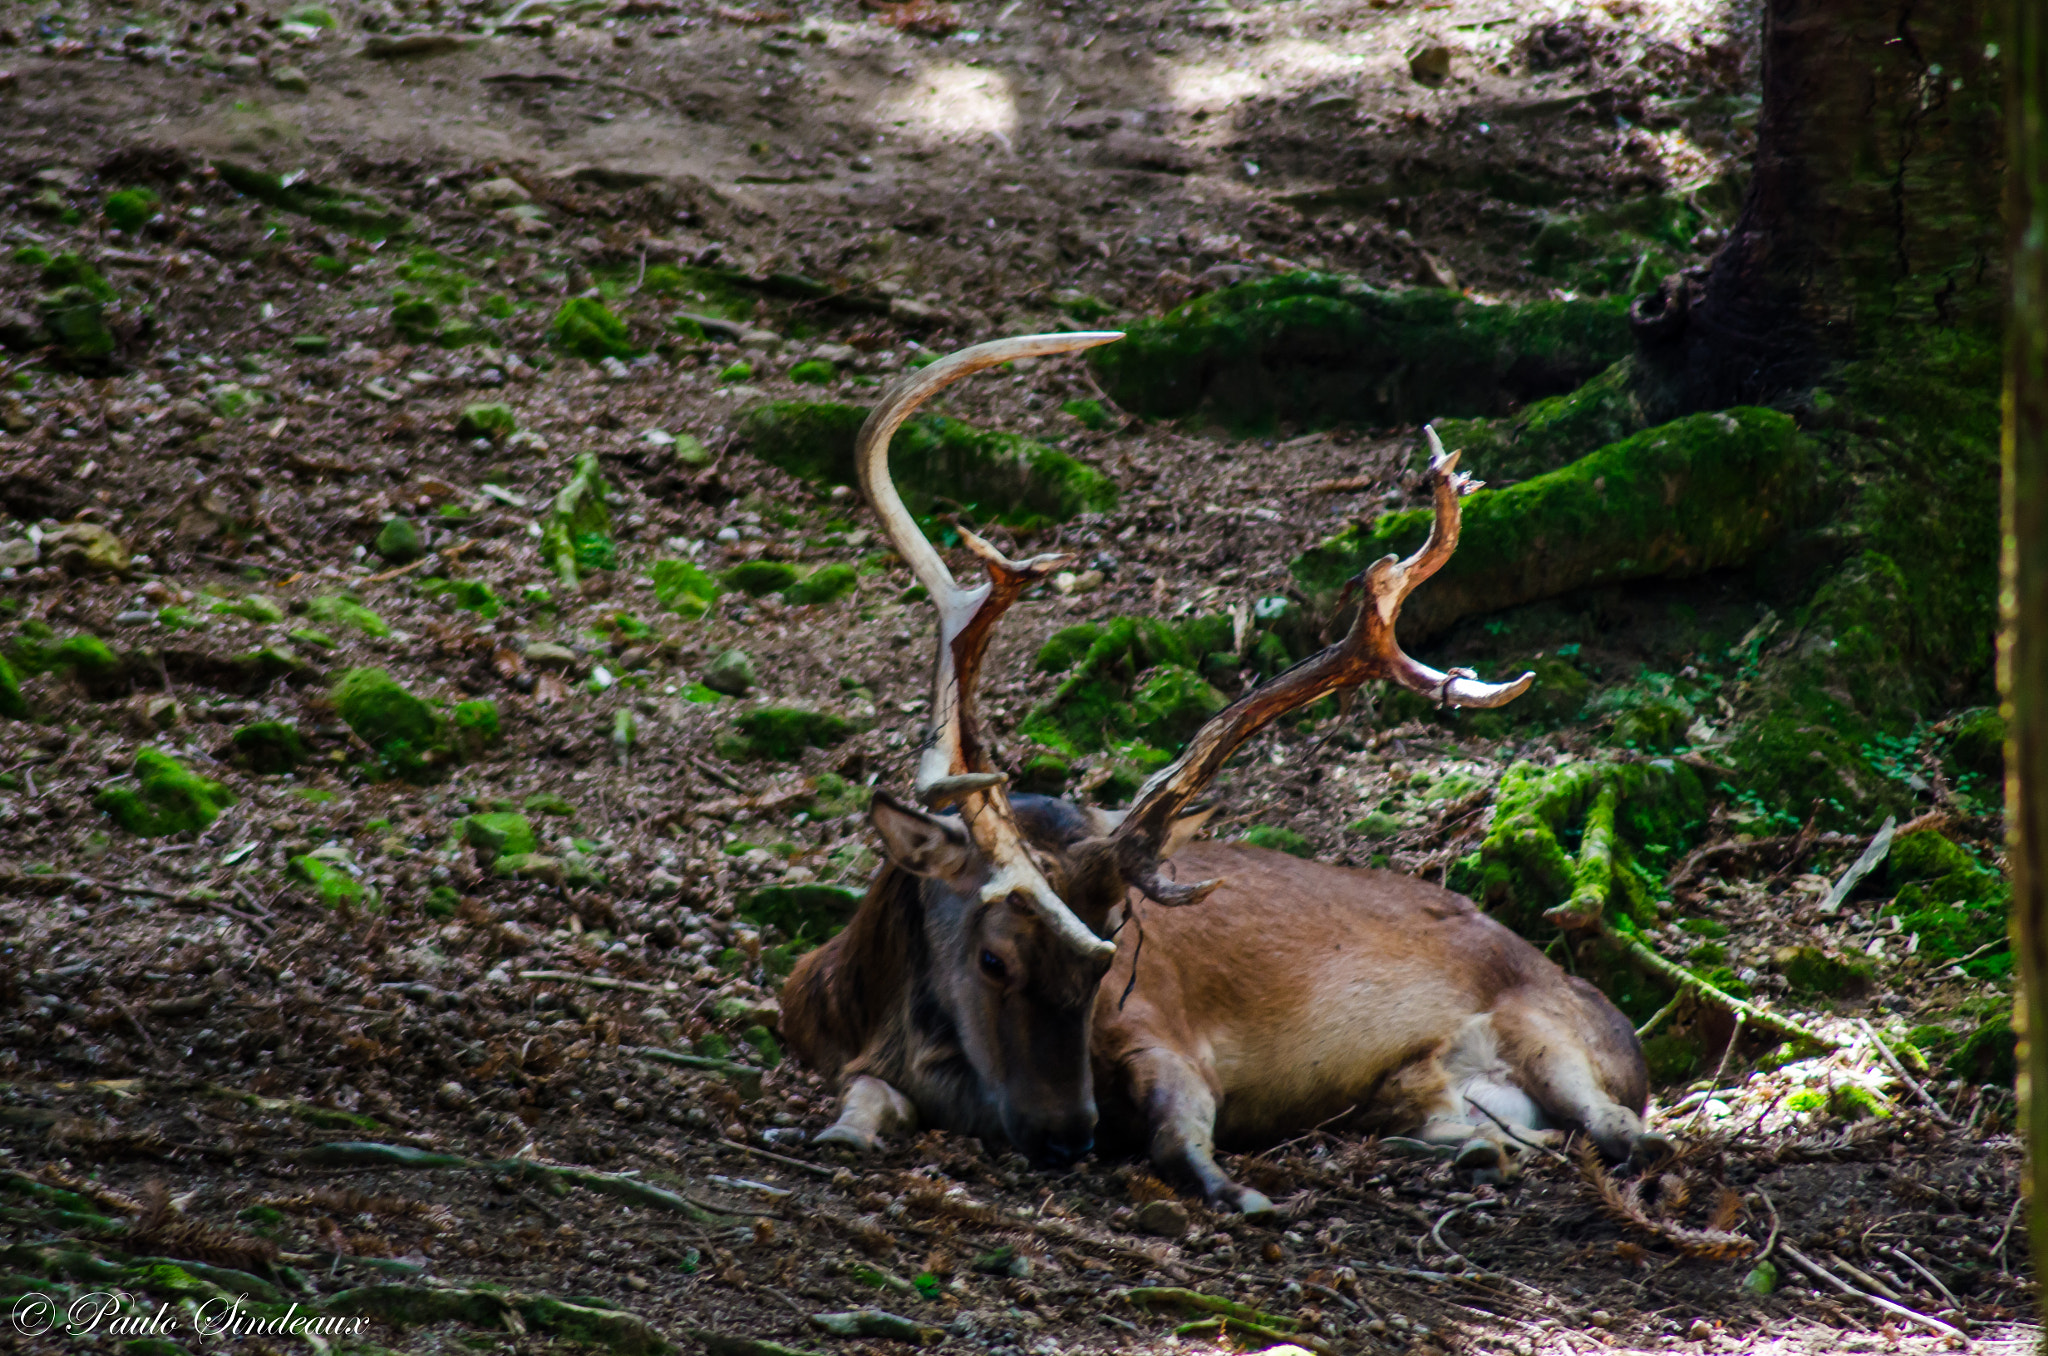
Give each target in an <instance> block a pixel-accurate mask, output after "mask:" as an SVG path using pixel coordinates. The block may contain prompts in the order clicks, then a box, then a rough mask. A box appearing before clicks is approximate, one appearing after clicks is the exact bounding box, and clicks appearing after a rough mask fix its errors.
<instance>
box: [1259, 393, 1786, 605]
mask: <svg viewBox="0 0 2048 1356" xmlns="http://www.w3.org/2000/svg"><path fill="white" fill-rule="evenodd" d="M1812 477H1813V464H1812V451H1811V448H1810V446H1809V444H1808V443H1807V442H1806V441H1805V440H1804V439H1802V438H1800V437H1799V436H1798V434H1797V431H1796V430H1795V428H1794V427H1793V424H1792V420H1791V419H1790V418H1789V417H1788V416H1786V415H1784V414H1782V413H1779V412H1778V411H1776V410H1765V409H1755V408H1746V407H1745V408H1742V409H1736V410H1729V411H1723V412H1719V413H1714V414H1697V415H1692V416H1689V417H1687V418H1685V419H1681V420H1678V421H1676V422H1674V423H1670V424H1665V425H1661V426H1660V427H1657V428H1653V429H1647V430H1645V431H1644V432H1642V433H1639V434H1637V435H1635V436H1634V437H1632V438H1628V439H1625V440H1624V441H1622V442H1619V443H1615V444H1612V445H1610V446H1607V447H1603V448H1601V449H1600V450H1599V451H1597V452H1594V453H1592V454H1591V455H1589V456H1586V457H1583V458H1581V459H1580V460H1578V461H1576V462H1573V463H1572V464H1571V465H1570V466H1567V467H1565V468H1563V469H1561V470H1557V471H1552V472H1550V473H1549V474H1547V475H1541V476H1537V477H1536V478H1534V479H1532V480H1526V481H1523V482H1522V483H1521V484H1519V485H1515V486H1513V487H1511V488H1509V489H1505V490H1481V491H1479V492H1478V493H1476V494H1474V495H1472V496H1470V497H1469V498H1467V499H1466V500H1465V502H1464V511H1463V531H1462V534H1461V536H1460V539H1459V546H1458V552H1457V554H1456V555H1454V556H1453V557H1452V558H1451V560H1450V561H1449V563H1448V564H1446V565H1445V566H1444V568H1443V569H1442V570H1441V571H1439V572H1438V573H1437V575H1436V576H1435V577H1434V578H1432V579H1431V580H1430V582H1429V584H1428V585H1427V586H1426V587H1425V588H1423V589H1421V590H1420V591H1418V592H1417V593H1416V595H1415V596H1414V597H1412V598H1410V599H1409V600H1408V604H1407V606H1406V608H1405V609H1404V611H1403V613H1402V634H1403V635H1404V636H1408V637H1422V636H1429V635H1434V634H1437V633H1439V632H1441V631H1442V630H1443V629H1445V628H1446V627H1448V626H1449V625H1450V624H1451V623H1453V622H1455V621H1457V620H1458V619H1460V618H1462V617H1468V616H1473V615H1477V614H1480V613H1485V612H1493V611H1498V610H1500V609H1502V608H1505V607H1512V606H1515V605H1516V604H1519V603H1526V602H1533V601H1535V600H1537V599H1540V598H1549V597H1554V596H1556V595H1558V594H1560V593H1564V592H1566V591H1568V590H1571V589H1577V588H1583V587H1586V586H1588V585H1591V584H1601V583H1617V582H1622V581H1626V580H1632V579H1649V578H1658V577H1663V578H1685V577H1688V576H1691V575H1696V574H1701V573H1704V572H1705V571H1708V570H1714V569H1723V568H1726V567H1728V566H1732V565H1739V564H1742V563H1744V562H1746V561H1748V560H1751V559H1753V558H1754V557H1755V556H1756V555H1757V554H1758V553H1759V552H1760V551H1762V550H1763V549H1764V548H1766V547H1767V546H1769V545H1770V544H1771V543H1772V542H1774V541H1775V540H1776V539H1777V538H1778V536H1779V535H1780V534H1781V533H1782V532H1783V531H1784V530H1785V528H1786V526H1787V524H1788V523H1789V522H1790V521H1792V520H1793V518H1794V517H1795V516H1796V514H1797V513H1798V512H1799V510H1800V509H1801V506H1802V505H1803V504H1804V503H1805V502H1806V499H1807V497H1808V494H1809V492H1810V487H1811V481H1812ZM1430 519H1431V513H1430V511H1429V510H1428V509H1409V510H1404V511H1402V512H1399V513H1390V514H1386V515H1384V516H1382V517H1381V518H1380V519H1379V520H1378V521H1377V522H1375V523H1374V524H1373V525H1372V526H1371V527H1369V528H1359V527H1353V528H1349V529H1346V530H1345V531H1344V532H1341V533H1338V534H1337V535H1336V536H1333V537H1330V538H1327V539H1326V540H1324V541H1323V542H1322V543H1320V544H1319V545H1317V546H1315V547H1313V548H1311V549H1310V550H1308V551H1306V552H1304V553H1303V554H1302V555H1300V556H1298V557H1296V558H1295V560H1294V562H1293V564H1292V567H1291V568H1292V571H1293V574H1294V577H1295V579H1296V580H1297V581H1298V582H1299V583H1300V585H1301V586H1302V588H1303V590H1304V591H1305V592H1307V593H1308V594H1309V595H1310V596H1311V597H1312V598H1314V599H1317V600H1319V601H1320V602H1323V603H1325V604H1327V603H1328V602H1329V601H1330V600H1333V599H1334V598H1335V596H1336V595H1337V592H1338V591H1339V590H1340V589H1341V588H1342V586H1343V585H1344V583H1345V582H1346V581H1347V580H1349V579H1351V578H1353V577H1355V576H1356V575H1357V574H1359V573H1360V572H1361V571H1362V570H1364V569H1365V567H1366V566H1367V565H1369V564H1371V563H1372V562H1373V561H1375V560H1377V559H1379V558H1380V557H1381V556H1384V555H1387V554H1389V553H1393V554H1397V555H1404V556H1405V555H1407V554H1409V553H1410V552H1412V551H1414V550H1415V549H1416V548H1417V547H1419V546H1420V545H1421V544H1422V541H1423V539H1424V537H1426V536H1427V535H1428V531H1429V523H1430Z"/></svg>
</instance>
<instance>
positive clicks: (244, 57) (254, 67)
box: [226, 52, 263, 77]
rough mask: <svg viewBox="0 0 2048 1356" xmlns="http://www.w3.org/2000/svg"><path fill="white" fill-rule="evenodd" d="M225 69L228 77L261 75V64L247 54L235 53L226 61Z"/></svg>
mask: <svg viewBox="0 0 2048 1356" xmlns="http://www.w3.org/2000/svg"><path fill="white" fill-rule="evenodd" d="M226 68H227V73H228V74H229V75H232V76H236V77H242V76H250V75H261V74H262V73H263V62H262V61H261V60H260V59H259V58H257V57H253V56H251V55H249V54H248V53H247V52H237V53H236V54H235V55H233V56H231V57H229V58H228V59H227V62H226Z"/></svg>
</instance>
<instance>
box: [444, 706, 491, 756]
mask: <svg viewBox="0 0 2048 1356" xmlns="http://www.w3.org/2000/svg"><path fill="white" fill-rule="evenodd" d="M448 726H449V742H450V743H451V744H452V745H453V746H454V748H455V751H456V752H457V753H459V754H461V755H462V756H463V757H464V758H479V757H481V756H483V753H484V751H485V750H486V749H488V748H490V747H491V746H492V745H493V744H496V743H497V742H498V741H499V739H501V738H502V737H503V731H502V730H501V728H500V726H499V723H498V704H497V703H496V702H494V701H492V700H490V699H489V698H487V697H484V698H478V699H476V700H474V701H466V702H457V703H455V709H454V710H452V711H450V712H449V713H448Z"/></svg>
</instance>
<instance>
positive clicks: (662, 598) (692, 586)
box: [654, 560, 725, 619]
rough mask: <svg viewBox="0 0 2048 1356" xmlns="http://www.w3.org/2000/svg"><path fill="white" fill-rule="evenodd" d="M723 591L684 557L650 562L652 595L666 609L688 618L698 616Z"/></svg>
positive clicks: (715, 600) (721, 585) (709, 576)
mask: <svg viewBox="0 0 2048 1356" xmlns="http://www.w3.org/2000/svg"><path fill="white" fill-rule="evenodd" d="M723 592H725V586H724V585H723V584H721V583H719V582H718V580H716V579H714V578H713V577H712V576H711V575H710V574H709V573H708V572H707V571H705V570H704V569H703V568H702V567H700V566H697V565H693V564H691V563H690V562H689V561H687V560H657V561H655V562H654V598H655V601H656V602H658V603H660V604H661V605H662V606H663V607H664V608H666V609H667V610H669V611H670V612H674V613H676V614H678V615H680V616H684V617H689V618H692V619H694V618H697V617H701V616H703V615H704V614H705V613H706V612H709V611H710V610H711V608H712V606H713V604H715V603H716V602H717V601H718V595H719V594H721V593H723Z"/></svg>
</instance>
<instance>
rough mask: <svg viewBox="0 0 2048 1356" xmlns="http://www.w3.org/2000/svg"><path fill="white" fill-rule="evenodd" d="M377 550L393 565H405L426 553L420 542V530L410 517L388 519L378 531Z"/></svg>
mask: <svg viewBox="0 0 2048 1356" xmlns="http://www.w3.org/2000/svg"><path fill="white" fill-rule="evenodd" d="M375 549H376V552H377V554H378V555H380V556H382V557H384V559H386V560H388V561H390V562H391V563H392V564H393V565H404V564H408V563H410V562H412V561H415V560H418V559H419V558H420V557H421V556H423V555H425V554H426V547H424V546H423V545H421V544H420V530H419V528H418V527H417V526H415V525H414V523H413V521H412V519H410V518H391V519H388V520H387V521H386V522H385V524H384V527H383V530H382V531H380V532H378V533H377V543H376V548H375Z"/></svg>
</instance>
